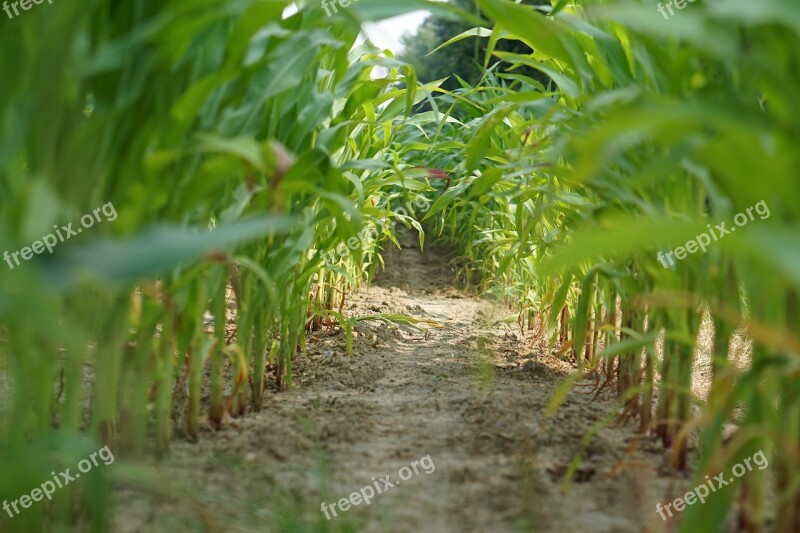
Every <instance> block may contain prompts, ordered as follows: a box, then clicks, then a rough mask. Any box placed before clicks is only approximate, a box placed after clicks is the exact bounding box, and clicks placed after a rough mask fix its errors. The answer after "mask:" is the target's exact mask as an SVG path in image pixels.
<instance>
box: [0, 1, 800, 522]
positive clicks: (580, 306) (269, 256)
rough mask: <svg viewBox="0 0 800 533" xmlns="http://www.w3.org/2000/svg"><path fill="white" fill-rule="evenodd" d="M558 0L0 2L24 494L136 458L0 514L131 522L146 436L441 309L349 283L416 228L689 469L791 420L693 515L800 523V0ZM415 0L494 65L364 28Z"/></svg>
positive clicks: (182, 426) (554, 405)
mask: <svg viewBox="0 0 800 533" xmlns="http://www.w3.org/2000/svg"><path fill="white" fill-rule="evenodd" d="M29 1H30V0H28V2H29ZM15 4H16V2H15ZM21 4H23V7H24V4H25V2H21ZM290 4H292V5H293V6H294V7H296V8H297V9H287V8H290ZM551 4H552V5H547V6H530V5H524V4H522V3H515V2H513V1H511V0H477V3H476V9H475V10H474V11H469V10H463V9H461V8H460V7H458V6H456V5H451V4H448V3H446V2H435V1H427V0H361V1H360V2H353V3H352V4H351V5H350V6H349V7H346V8H345V7H340V8H339V10H338V13H337V14H335V15H334V16H328V15H327V14H326V12H325V11H324V10H323V9H322V8H321V7H320V5H318V4H317V3H316V2H311V1H309V2H297V3H292V2H289V1H288V0H228V1H224V2H211V1H209V0H167V1H164V2H155V1H153V0H138V1H135V2H119V3H118V2H106V1H100V0H85V1H84V2H63V1H60V0H56V1H55V2H53V3H52V5H49V4H48V3H42V4H41V5H34V6H33V7H32V9H31V10H30V12H28V11H27V10H25V11H23V10H19V15H17V16H15V17H13V18H11V17H10V15H9V18H8V19H3V20H2V32H0V42H2V46H0V57H2V65H3V66H4V74H3V81H2V83H0V117H2V118H1V119H0V120H2V124H1V126H0V221H1V223H0V253H2V252H5V251H7V254H6V255H4V256H3V262H2V263H1V264H0V270H2V273H1V274H0V428H1V429H2V430H1V431H0V501H6V500H8V501H12V500H19V498H20V496H21V495H23V494H28V493H30V492H31V489H32V488H34V487H37V486H39V485H41V484H42V482H43V481H45V480H48V479H51V478H53V476H54V475H55V474H52V473H53V472H57V471H60V470H64V468H65V466H69V465H72V464H77V463H78V462H79V461H80V460H81V459H82V458H84V457H87V456H89V454H90V453H91V452H92V451H94V450H97V449H99V448H102V447H103V446H108V447H109V448H110V449H111V450H113V451H114V453H115V454H116V457H117V459H118V460H119V462H120V465H119V466H116V465H115V466H114V467H113V468H106V469H99V468H98V469H97V470H96V471H93V472H92V475H87V476H85V477H84V478H83V479H81V480H80V481H77V480H76V481H75V482H74V484H70V486H68V487H64V488H63V489H60V490H58V492H57V493H55V494H54V495H53V496H52V499H51V498H50V497H49V496H48V498H47V499H46V500H44V501H41V502H39V503H36V504H34V505H33V506H31V507H30V508H25V509H24V512H23V513H20V514H19V515H18V516H17V515H16V513H12V512H9V511H3V510H0V531H10V532H17V531H19V532H23V531H24V532H39V531H42V532H43V531H97V532H101V531H112V530H114V529H113V526H112V514H113V512H114V511H113V499H114V498H113V494H114V487H117V486H119V484H124V483H131V482H133V480H136V479H137V475H138V474H137V468H138V467H137V466H136V465H137V464H139V463H140V462H146V461H156V462H157V461H161V460H165V459H166V458H168V457H169V456H170V453H171V448H172V447H173V446H175V445H176V443H178V442H185V441H189V442H197V441H202V440H203V439H204V438H206V436H205V434H206V433H208V431H207V430H206V429H204V428H205V427H206V426H208V427H210V428H211V429H212V430H221V429H224V428H225V427H227V426H228V425H229V424H230V423H231V421H234V420H244V419H247V418H248V417H252V416H254V413H256V412H262V411H263V412H268V411H269V410H270V409H271V408H272V403H273V402H275V401H277V400H276V398H278V397H280V395H282V394H285V393H286V391H290V390H293V389H296V388H298V387H302V385H299V384H297V383H295V382H294V381H296V380H293V378H296V372H295V368H296V366H297V365H298V364H302V362H303V361H304V360H305V359H306V358H307V357H308V355H307V352H308V341H309V336H311V335H313V334H315V332H319V331H338V332H340V333H341V335H342V338H343V339H344V342H345V344H346V351H347V353H348V354H350V353H351V352H352V351H353V346H354V345H356V346H357V345H358V343H359V342H361V339H362V336H363V335H361V334H359V333H358V332H357V331H358V330H357V328H358V325H359V324H361V323H362V322H364V321H368V320H369V321H378V322H381V323H384V324H389V325H392V324H394V325H397V324H400V325H405V326H411V327H417V328H422V327H426V326H429V325H431V323H432V322H431V321H430V320H428V321H426V320H424V319H422V318H420V317H416V316H414V314H413V313H411V312H408V313H377V314H374V315H372V316H356V315H352V314H349V313H348V312H347V307H346V304H347V303H348V302H349V301H350V299H351V298H352V297H353V295H355V294H357V293H358V291H359V290H361V289H362V288H363V287H366V286H368V285H369V284H370V283H371V282H372V280H373V279H374V277H375V275H376V274H378V273H379V272H380V271H381V270H382V269H383V268H384V266H385V262H386V260H387V257H388V256H387V253H388V252H389V251H390V250H391V249H393V248H397V247H399V246H400V241H401V239H402V237H401V234H403V233H404V232H407V231H412V232H413V234H414V236H415V237H414V238H415V239H418V242H417V243H416V244H417V246H419V247H422V249H423V250H425V249H426V248H427V247H429V246H430V245H431V243H432V242H439V243H442V244H443V245H446V246H448V247H449V248H450V249H452V250H453V253H454V254H455V255H456V256H457V258H458V259H457V261H456V263H455V264H457V269H456V271H454V273H453V278H454V280H456V281H457V282H458V283H459V284H460V285H461V286H463V287H465V290H466V291H469V292H471V293H474V294H480V295H481V296H482V297H484V298H488V299H491V300H492V301H494V302H496V304H497V305H499V306H502V307H503V308H504V309H506V310H507V314H508V315H510V316H511V317H513V320H509V324H511V327H513V328H514V329H515V330H516V331H518V332H521V336H522V337H523V338H524V339H525V341H524V342H531V343H538V344H537V345H540V346H545V348H544V355H543V357H552V358H556V359H561V360H564V361H567V362H568V363H569V364H570V366H571V367H572V372H571V373H570V374H569V375H568V376H565V377H564V378H563V379H561V380H559V384H558V386H557V388H556V390H555V392H554V393H553V394H552V396H551V399H550V402H549V404H548V406H547V408H546V409H543V410H542V411H541V412H531V413H528V414H529V416H530V417H532V418H546V417H551V416H553V414H554V413H556V412H558V410H559V409H560V408H561V407H562V404H563V403H564V401H565V400H566V398H567V397H568V395H569V394H572V393H574V392H575V388H576V386H577V385H578V384H579V383H590V384H591V385H590V386H589V388H588V389H585V390H589V391H590V394H593V395H594V397H599V396H601V395H602V396H609V397H612V398H614V399H615V401H616V402H617V404H618V406H619V408H618V410H617V411H616V412H615V413H614V416H613V417H612V419H610V420H605V421H604V422H603V424H605V425H608V424H616V425H619V426H624V427H627V428H629V429H631V430H632V431H634V432H635V433H637V434H639V435H642V436H649V437H652V438H653V439H657V441H658V443H659V445H660V447H661V449H662V450H663V453H664V454H665V456H666V457H668V463H669V469H670V475H673V476H678V477H684V478H685V479H688V480H689V481H690V483H691V484H692V485H697V484H700V483H702V482H703V480H704V479H706V478H707V476H712V475H713V474H716V473H718V472H722V471H729V470H730V469H731V467H732V466H733V465H735V464H737V463H739V462H741V461H742V460H743V459H744V458H746V457H750V456H753V455H754V454H755V453H756V452H758V451H759V450H763V452H764V453H765V456H766V457H768V458H769V465H770V466H769V468H768V469H764V470H754V471H752V472H750V473H748V474H747V476H746V477H743V478H742V479H741V480H736V482H735V483H734V484H733V485H732V487H728V488H727V489H725V490H719V491H715V492H713V493H711V494H709V496H708V497H707V499H706V501H705V502H704V503H703V504H695V505H691V506H687V507H686V510H685V511H684V512H683V513H681V515H680V517H679V520H678V522H676V523H674V528H675V530H680V531H703V532H706V531H709V532H710V531H724V530H727V529H726V528H729V527H731V525H730V524H735V526H736V528H737V530H741V531H748V532H761V531H775V532H781V533H791V532H797V531H800V333H799V332H800V182H799V181H798V180H799V179H800V151H798V149H797V147H798V143H800V83H798V78H797V73H798V72H800V4H797V3H796V1H795V0H760V1H759V2H745V1H743V0H715V1H711V0H708V1H702V2H701V1H700V0H698V1H697V2H694V3H693V4H688V5H687V7H686V8H685V9H683V8H681V9H680V10H676V11H675V16H673V17H671V18H670V19H669V20H666V19H665V17H662V15H661V14H660V13H659V11H658V10H657V9H656V7H655V6H654V2H645V1H637V0H619V1H612V0H591V1H590V0H573V1H572V2H566V1H563V0H552V2H551ZM28 5H29V6H30V4H28ZM670 5H672V2H670ZM417 9H427V10H429V11H431V12H433V13H436V14H439V15H441V16H444V17H450V18H452V19H454V20H455V19H457V20H461V21H464V22H467V23H469V24H470V25H471V26H472V28H473V29H472V30H470V31H469V32H466V33H463V34H460V35H452V36H451V39H450V40H449V41H447V42H444V43H441V44H442V53H445V54H446V53H447V50H448V46H450V45H452V44H453V43H455V42H459V41H461V40H464V39H471V40H476V41H479V42H480V43H481V44H482V46H485V49H486V53H485V54H481V55H479V56H477V57H475V58H474V59H475V61H478V62H480V63H481V64H482V66H483V76H482V79H481V81H480V83H478V84H476V85H474V86H473V85H470V84H469V83H467V82H466V81H464V80H461V83H460V88H459V89H456V90H447V89H445V88H443V87H442V82H443V80H438V81H433V82H421V81H419V80H418V78H417V75H416V74H415V71H414V68H413V67H412V66H411V65H409V64H406V63H404V62H403V61H401V60H400V59H397V58H396V57H395V56H394V54H393V53H392V52H391V51H389V50H386V49H381V48H378V47H377V46H375V45H374V44H372V43H370V42H369V41H367V42H363V41H362V40H360V39H359V33H360V31H361V25H362V23H363V22H367V21H377V20H383V19H386V18H388V17H391V16H395V15H400V14H404V13H408V12H411V11H414V10H417ZM673 9H675V8H673ZM12 12H13V11H12ZM0 18H2V17H0ZM501 41H520V42H521V43H523V44H525V45H527V46H528V47H529V48H530V53H528V54H521V53H512V52H503V51H499V50H496V46H497V44H498V43H500V42H501ZM501 66H502V69H501V68H500V67H501ZM525 68H527V69H533V70H535V71H538V72H541V73H542V74H544V75H546V76H547V79H548V80H549V81H548V82H547V83H542V82H541V81H539V80H536V79H533V78H531V77H530V76H527V75H525V74H523V73H521V72H523V71H524V69H525ZM101 215H102V216H101ZM103 217H105V219H103ZM84 219H86V220H89V219H91V220H92V222H91V223H90V224H88V225H87V224H84V223H83V221H84ZM68 228H71V229H68ZM68 234H69V235H68ZM417 234H418V237H417V236H416V235H417ZM48 235H53V237H52V239H49V238H48V237H45V236H48ZM53 240H55V241H56V242H53ZM67 241H69V242H67ZM351 242H352V243H353V245H351V244H350V243H351ZM37 243H38V246H37V245H36V244H37ZM342 243H346V246H343V245H342ZM37 248H38V249H39V250H40V251H37ZM45 248H47V250H45ZM345 248H349V249H347V250H345ZM692 249H694V252H692ZM26 250H27V252H26ZM15 252H18V253H17V254H16V255H15ZM454 305H458V302H457V301H455V303H454ZM434 325H435V324H434ZM704 338H705V339H706V340H708V339H710V341H709V343H710V344H709V345H708V346H707V347H706V348H705V350H706V352H707V353H706V355H708V356H709V357H710V358H711V374H710V378H709V379H710V385H709V387H708V390H707V391H706V393H705V394H703V395H698V394H697V393H696V392H695V391H693V384H695V380H696V376H695V375H694V370H693V369H695V367H696V365H697V363H698V357H699V355H698V354H699V353H700V351H702V350H701V348H700V347H699V344H700V341H699V339H704ZM742 353H744V356H742ZM346 357H357V356H356V355H346ZM585 390H584V392H585ZM419 400H420V401H425V400H424V399H423V398H420V399H419ZM584 429H585V433H586V434H587V438H591V434H592V432H593V431H595V429H596V427H595V423H594V422H592V421H586V425H585V428H584ZM287 446H288V447H289V449H290V450H291V444H290V443H287ZM579 463H580V454H578V456H577V457H576V461H575V462H574V463H573V464H572V465H571V467H570V471H568V472H567V473H566V474H565V475H564V480H565V488H566V486H567V485H569V483H568V481H569V478H570V476H571V475H572V474H573V473H574V472H575V470H576V469H578V468H579ZM73 470H74V468H73ZM440 470H443V469H442V468H441V467H440ZM81 472H83V470H81ZM367 480H368V478H367V479H365V482H366V481H367ZM399 490H401V489H395V491H399ZM567 490H569V489H568V488H567ZM665 501H666V500H665ZM531 505H536V503H535V502H532V503H531ZM20 509H22V507H20ZM648 509H649V508H648ZM354 512H356V511H350V513H354ZM648 512H650V513H651V514H653V511H651V510H649V511H648ZM670 516H671V515H670ZM659 522H660V520H659ZM265 527H266V525H265ZM276 530H277V529H276ZM284 530H291V529H284ZM295 530H296V531H301V530H302V531H305V530H306V529H301V528H298V529H295ZM322 530H325V531H328V530H330V531H334V530H335V529H322ZM432 530H434V529H432ZM453 530H456V529H453ZM526 530H531V529H526ZM533 530H538V529H535V528H534V529H533ZM640 530H641V531H644V530H646V528H644V527H642V528H641V529H640Z"/></svg>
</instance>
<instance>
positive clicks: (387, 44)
mask: <svg viewBox="0 0 800 533" xmlns="http://www.w3.org/2000/svg"><path fill="white" fill-rule="evenodd" d="M429 14H430V12H429V11H414V12H412V13H407V14H405V15H400V16H399V17H392V18H390V19H386V20H382V21H380V22H367V23H365V24H364V25H363V27H362V32H363V33H364V34H365V35H366V36H367V38H368V39H369V40H370V41H372V43H373V44H374V45H375V46H378V47H380V48H388V49H389V50H391V51H392V52H394V53H395V54H398V53H400V52H401V51H402V49H403V45H402V44H400V37H402V35H403V34H404V33H406V32H409V33H413V32H414V30H416V29H417V27H419V25H420V24H422V21H423V20H425V17H427V16H428V15H429Z"/></svg>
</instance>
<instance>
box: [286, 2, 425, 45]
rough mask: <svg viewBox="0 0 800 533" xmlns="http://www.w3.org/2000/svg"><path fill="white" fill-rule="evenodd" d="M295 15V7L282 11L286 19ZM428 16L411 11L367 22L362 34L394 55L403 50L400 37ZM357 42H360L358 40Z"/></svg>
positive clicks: (410, 31) (422, 12)
mask: <svg viewBox="0 0 800 533" xmlns="http://www.w3.org/2000/svg"><path fill="white" fill-rule="evenodd" d="M295 13H297V6H296V5H295V4H290V5H289V6H288V7H287V8H286V9H285V10H284V11H283V16H284V18H286V17H290V16H292V15H294V14H295ZM428 15H430V11H412V12H411V13H407V14H405V15H400V16H399V17H392V18H389V19H386V20H382V21H380V22H367V23H365V24H364V25H363V26H362V34H363V35H364V36H365V37H366V38H368V39H369V40H370V41H372V43H373V44H374V45H375V46H378V47H380V48H388V49H389V50H391V51H392V52H394V53H395V54H399V53H400V52H401V51H402V49H403V45H402V44H401V43H400V37H402V36H403V34H404V33H406V32H409V33H413V32H414V30H416V29H417V28H418V27H419V25H420V24H422V21H424V20H425V17H427V16H428ZM359 42H361V41H360V40H359Z"/></svg>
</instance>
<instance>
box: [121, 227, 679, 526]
mask: <svg viewBox="0 0 800 533" xmlns="http://www.w3.org/2000/svg"><path fill="white" fill-rule="evenodd" d="M385 260H386V265H387V268H386V270H384V271H382V272H380V273H379V274H378V276H377V277H376V279H375V281H374V283H373V285H372V286H371V287H369V288H366V289H363V290H362V291H361V292H359V293H358V294H355V295H353V296H351V297H350V298H349V299H348V301H347V303H346V305H345V310H346V313H347V315H348V316H367V315H375V314H378V313H403V314H407V315H411V316H413V317H415V318H419V319H424V320H428V321H434V322H436V323H437V324H438V326H440V327H433V326H429V325H425V326H424V327H422V329H420V330H417V329H414V328H411V327H408V326H404V325H398V324H394V323H388V324H387V323H384V322H379V321H364V322H359V324H358V325H357V326H356V328H355V331H356V338H355V340H354V352H353V354H352V355H346V354H345V340H344V333H343V332H342V331H341V330H339V329H338V328H334V329H328V330H323V331H319V332H315V333H313V334H311V335H310V337H309V341H308V350H307V351H308V353H307V355H306V356H301V357H299V358H298V360H297V361H296V363H295V368H294V372H295V377H294V384H293V385H292V387H290V388H289V389H288V390H285V391H282V392H278V393H275V392H274V391H270V392H268V393H267V396H266V400H265V407H264V409H263V410H262V411H261V412H258V413H250V414H248V415H246V416H244V417H242V418H238V419H234V420H230V421H228V422H227V423H226V425H225V426H224V427H223V429H222V430H220V431H217V432H214V431H212V430H211V429H209V428H206V429H205V430H204V433H203V435H202V436H201V439H200V441H199V443H197V444H192V443H189V442H186V441H184V440H176V441H175V442H174V443H173V445H172V450H171V453H170V455H169V456H167V457H166V458H164V459H162V460H161V461H159V462H157V463H156V462H153V463H150V465H149V466H150V468H146V469H144V472H145V474H144V475H141V474H137V475H136V476H138V477H139V478H140V480H139V481H138V482H136V483H134V482H133V481H131V477H128V481H126V482H125V483H124V484H122V486H121V487H120V488H119V489H118V490H117V492H116V493H115V495H114V499H115V500H116V502H115V503H116V506H115V515H114V531H117V532H139V531H149V532H184V531H212V532H216V531H219V532H222V531H225V532H227V531H234V532H251V531H252V532H255V531H258V532H272V531H275V532H278V531H281V532H284V531H285V532H295V531H365V532H408V531H424V532H433V533H436V532H487V531H491V532H493V533H501V532H516V531H548V532H550V531H555V532H581V533H585V532H598V533H602V532H609V533H615V532H641V531H662V530H664V528H665V523H664V522H662V520H661V519H660V518H659V515H658V514H657V513H656V512H655V508H656V503H657V502H666V501H669V499H671V498H674V497H676V496H677V495H679V494H682V493H681V492H680V491H677V489H676V487H674V486H673V482H674V481H675V480H671V479H670V478H668V477H666V476H665V475H664V473H665V472H666V469H665V465H666V459H667V458H666V453H665V452H664V451H663V450H662V448H661V445H660V444H658V443H657V442H655V441H654V440H652V439H651V438H650V437H645V436H643V435H641V434H638V433H636V429H637V424H635V423H633V422H629V423H628V424H627V425H622V426H618V425H615V420H616V418H617V415H618V414H619V412H620V409H619V405H618V403H617V401H616V400H615V399H614V398H613V397H612V396H611V392H609V393H608V397H604V396H603V395H602V394H601V396H600V397H599V398H597V399H594V397H593V388H594V387H593V385H594V380H586V381H579V382H578V383H577V385H576V386H575V387H573V388H572V389H571V391H570V392H569V394H568V395H567V397H566V400H565V401H564V403H563V405H562V406H561V408H560V409H558V410H557V411H556V412H555V415H554V416H553V417H552V418H548V417H546V416H545V411H546V408H547V406H548V404H549V402H550V401H551V398H552V397H553V394H554V392H555V391H556V390H557V389H558V387H559V386H560V385H561V384H562V383H563V382H564V380H565V378H567V377H568V376H570V375H572V374H573V373H574V368H573V366H572V365H571V364H569V363H568V362H565V361H562V360H560V359H558V358H557V357H555V356H554V355H551V354H549V353H546V351H545V349H544V347H543V346H542V343H537V342H533V341H532V340H531V339H529V338H526V337H524V336H523V334H522V332H520V331H519V328H518V326H517V325H516V323H515V322H514V321H513V320H510V319H509V320H507V318H508V316H509V315H510V312H509V311H508V310H507V309H504V308H503V307H502V306H499V305H496V304H493V302H492V301H490V300H488V299H485V298H481V297H476V296H472V295H468V294H466V293H464V292H462V291H461V290H459V288H457V287H455V286H453V285H452V283H453V282H452V280H453V279H455V275H454V272H453V271H452V269H451V267H450V255H449V254H448V252H447V251H446V250H444V249H441V248H436V247H433V248H426V250H425V252H424V253H422V252H420V251H419V249H418V247H417V246H415V244H414V239H413V238H412V236H410V235H407V236H405V237H404V239H403V247H402V249H399V250H396V249H392V250H389V251H387V253H386V254H385ZM595 427H596V428H598V429H597V431H596V432H593V433H595V434H594V437H593V438H591V439H589V438H587V434H589V433H590V430H591V429H592V428H595ZM578 453H581V455H582V462H581V463H580V465H579V466H578V467H577V468H576V469H575V470H574V471H573V472H572V474H571V475H570V483H569V490H568V491H567V492H566V493H563V492H562V491H561V489H562V487H563V486H564V484H565V483H564V482H565V476H566V474H567V472H568V471H569V468H570V465H571V464H572V462H573V460H574V458H575V457H576V454H578ZM415 461H416V464H413V463H415ZM412 464H413V466H412ZM403 467H409V469H406V470H401V469H403ZM414 468H416V471H417V473H416V474H413V472H414V470H413V469H414ZM136 471H137V472H142V470H141V469H137V470H136ZM401 474H402V475H403V477H404V478H406V479H403V480H401V479H400V475H401ZM387 475H388V476H389V482H390V483H393V484H395V483H396V486H394V487H392V488H385V484H384V483H383V482H381V481H380V479H379V478H385V477H386V476H387ZM682 483H684V482H683V481H681V482H680V483H678V484H682ZM367 486H369V487H372V488H374V487H376V486H377V487H380V488H381V489H382V490H383V492H382V493H381V494H376V495H375V496H374V498H373V499H372V501H371V503H370V504H369V505H366V504H365V503H363V502H362V503H360V505H358V506H354V507H351V508H350V509H349V510H347V511H343V510H342V509H341V508H340V507H338V506H337V508H336V509H337V516H335V517H334V516H332V512H330V511H329V513H330V516H331V518H330V520H328V519H326V516H325V514H324V513H323V511H322V510H321V506H322V504H323V502H326V503H327V504H332V503H334V502H337V501H339V500H341V499H343V498H348V497H350V495H351V493H354V492H358V491H359V490H360V489H362V487H367ZM375 492H377V491H375ZM365 494H367V495H368V494H369V491H367V490H366V489H365Z"/></svg>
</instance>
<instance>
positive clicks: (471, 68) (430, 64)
mask: <svg viewBox="0 0 800 533" xmlns="http://www.w3.org/2000/svg"><path fill="white" fill-rule="evenodd" d="M451 3H453V4H455V5H457V6H458V7H460V8H462V9H464V10H467V11H471V12H474V13H479V10H478V7H477V6H476V4H475V1H474V0H451ZM523 3H525V4H530V5H549V4H550V3H549V2H548V1H547V0H529V1H524V2H523ZM470 28H472V26H471V25H470V24H469V23H466V22H463V21H455V20H450V19H447V18H444V17H441V16H438V15H431V16H429V17H428V18H427V19H425V22H423V23H422V24H421V25H420V27H419V28H418V29H417V32H416V33H415V34H413V35H412V34H406V35H404V36H403V38H402V44H403V47H404V49H403V51H402V52H401V53H400V59H402V60H404V61H407V62H408V63H410V64H412V65H413V66H414V67H415V69H416V70H417V76H418V77H419V79H420V81H422V82H423V83H427V82H430V81H433V80H438V79H441V78H448V79H447V81H446V82H445V83H444V85H443V87H444V88H446V89H448V90H453V89H456V88H458V87H460V83H459V82H458V79H457V78H456V76H458V77H460V78H462V79H464V80H465V81H466V82H467V83H469V84H470V85H476V84H477V83H478V82H479V81H480V79H481V76H482V75H483V72H484V71H483V62H484V59H485V57H486V45H487V43H488V39H487V38H483V37H471V38H467V39H463V40H461V41H458V42H456V43H453V44H451V45H448V46H447V47H445V48H443V49H441V50H439V51H437V52H434V53H432V54H430V52H431V51H432V50H435V49H436V47H438V46H440V45H441V44H442V43H444V42H446V41H447V40H448V39H452V38H453V37H455V36H456V35H459V34H461V33H463V32H465V31H467V30H469V29H470ZM497 50H500V51H504V52H513V53H517V54H530V53H531V52H532V50H531V48H530V47H528V46H527V45H525V44H524V43H522V42H520V41H517V40H505V39H501V40H500V42H498V44H497ZM428 54H430V55H428ZM498 61H499V60H498V59H497V58H492V59H491V61H490V63H489V64H490V65H495V64H496V63H498ZM501 72H502V70H501ZM514 72H516V73H518V74H523V75H525V76H528V77H531V78H533V79H535V80H537V81H539V82H540V83H542V84H543V85H546V84H547V83H548V82H549V78H548V77H547V75H545V74H543V73H541V72H539V71H537V70H535V69H532V68H528V67H522V68H517V69H516V70H515V71H514Z"/></svg>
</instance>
